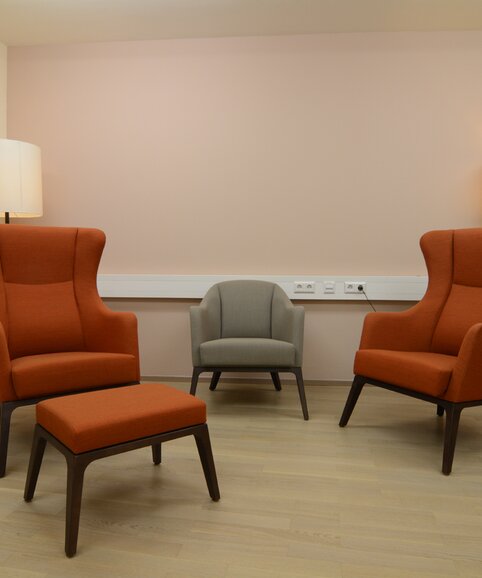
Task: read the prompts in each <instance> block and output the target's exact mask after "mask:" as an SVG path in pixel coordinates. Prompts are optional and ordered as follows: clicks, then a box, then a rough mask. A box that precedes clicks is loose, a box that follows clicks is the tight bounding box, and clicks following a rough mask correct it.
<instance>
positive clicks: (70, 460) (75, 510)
mask: <svg viewBox="0 0 482 578" xmlns="http://www.w3.org/2000/svg"><path fill="white" fill-rule="evenodd" d="M86 467H87V464H86V463H85V462H84V461H81V460H80V459H79V458H78V457H76V456H75V455H73V454H72V455H71V456H68V457H67V515H66V519H65V553H66V554H67V556H68V557H69V558H72V556H74V555H75V552H76V551H77V538H78V535H79V520H80V506H81V503H82V486H83V483H84V472H85V468H86Z"/></svg>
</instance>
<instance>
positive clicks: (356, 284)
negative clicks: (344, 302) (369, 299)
mask: <svg viewBox="0 0 482 578" xmlns="http://www.w3.org/2000/svg"><path fill="white" fill-rule="evenodd" d="M366 290H367V282H366V281H345V293H364V292H365V291H366Z"/></svg>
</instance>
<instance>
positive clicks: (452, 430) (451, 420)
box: [442, 403, 463, 476]
mask: <svg viewBox="0 0 482 578" xmlns="http://www.w3.org/2000/svg"><path fill="white" fill-rule="evenodd" d="M462 409H463V408H462V407H461V406H460V405H459V404H457V403H454V404H453V405H450V406H449V407H448V408H447V409H446V414H447V415H446V418H445V435H444V454H443V460H442V472H443V473H444V474H445V475H446V476H448V475H449V474H450V472H451V471H452V463H453V461H454V453H455V443H456V441H457V431H458V429H459V421H460V413H461V412H462Z"/></svg>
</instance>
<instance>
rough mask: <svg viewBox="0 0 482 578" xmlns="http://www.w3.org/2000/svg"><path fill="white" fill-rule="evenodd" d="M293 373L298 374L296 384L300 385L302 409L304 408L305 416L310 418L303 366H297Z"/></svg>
mask: <svg viewBox="0 0 482 578" xmlns="http://www.w3.org/2000/svg"><path fill="white" fill-rule="evenodd" d="M293 373H294V374H295V376H296V385H297V386H298V393H299V394H300V401H301V409H302V410H303V418H304V419H309V416H308V406H307V405H306V396H305V383H304V381H303V373H302V372H301V367H295V368H294V370H293Z"/></svg>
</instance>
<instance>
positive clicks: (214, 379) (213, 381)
mask: <svg viewBox="0 0 482 578" xmlns="http://www.w3.org/2000/svg"><path fill="white" fill-rule="evenodd" d="M220 377H221V372H220V371H215V372H214V373H213V376H212V378H211V383H210V384H209V389H210V390H211V391H214V390H215V389H216V386H217V385H218V381H219V378H220Z"/></svg>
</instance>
